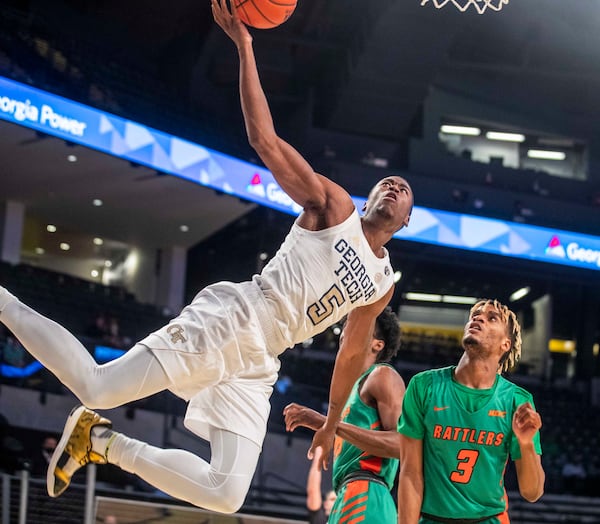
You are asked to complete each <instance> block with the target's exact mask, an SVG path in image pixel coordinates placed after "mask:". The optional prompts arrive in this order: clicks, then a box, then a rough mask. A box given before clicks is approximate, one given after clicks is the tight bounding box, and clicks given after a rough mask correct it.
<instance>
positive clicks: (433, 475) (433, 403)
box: [398, 366, 541, 519]
mask: <svg viewBox="0 0 600 524" xmlns="http://www.w3.org/2000/svg"><path fill="white" fill-rule="evenodd" d="M454 369H455V367H454V366H452V367H446V368H442V369H434V370H429V371H424V372H422V373H418V374H417V375H415V376H414V377H413V379H412V380H411V381H410V383H409V385H408V387H407V389H406V393H405V395H404V404H403V409H402V417H401V419H400V425H399V429H398V430H399V431H400V433H402V434H404V435H406V436H408V437H411V438H415V439H422V440H423V475H424V479H425V489H424V493H423V505H422V507H421V511H422V512H423V513H427V514H430V515H435V516H437V517H443V518H454V519H458V518H464V519H468V518H470V519H472V518H480V517H487V516H492V515H497V514H499V513H502V512H503V511H504V510H505V509H506V494H505V490H504V469H505V466H506V463H507V461H508V457H509V455H510V456H511V457H512V458H513V460H514V459H518V458H520V457H521V451H520V448H519V444H518V441H517V439H516V437H514V435H513V432H512V419H513V414H514V412H515V410H516V409H517V407H518V406H520V405H521V404H523V403H525V402H531V404H532V405H533V399H532V396H531V394H530V393H528V392H527V391H525V390H524V389H523V388H521V387H519V386H517V385H516V384H513V383H512V382H509V381H508V380H506V379H504V378H503V377H501V376H500V375H498V376H497V377H496V381H495V383H494V385H493V386H492V388H490V389H486V390H478V389H473V388H468V387H466V386H463V385H462V384H459V383H458V382H456V381H455V380H454V378H453V375H454ZM534 446H535V450H536V452H537V453H539V454H541V447H540V440H539V432H538V433H537V434H536V435H535V437H534Z"/></svg>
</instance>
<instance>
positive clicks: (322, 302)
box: [306, 284, 346, 326]
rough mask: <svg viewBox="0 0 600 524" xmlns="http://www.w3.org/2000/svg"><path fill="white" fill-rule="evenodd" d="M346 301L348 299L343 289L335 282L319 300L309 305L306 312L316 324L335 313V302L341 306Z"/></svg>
mask: <svg viewBox="0 0 600 524" xmlns="http://www.w3.org/2000/svg"><path fill="white" fill-rule="evenodd" d="M344 302H346V299H345V298H344V295H343V293H342V291H341V290H340V288H339V287H337V285H336V284H333V286H331V287H330V288H329V289H328V290H327V291H325V293H323V296H322V297H321V298H320V299H319V300H317V301H316V302H315V303H314V304H311V305H310V306H308V309H307V310H306V314H307V315H308V318H310V320H311V322H312V323H313V324H314V325H315V326H316V325H317V324H319V323H321V322H323V320H325V319H326V318H327V317H329V316H331V315H333V311H334V309H335V306H334V304H335V305H336V306H337V307H340V306H341V305H342V304H343V303H344Z"/></svg>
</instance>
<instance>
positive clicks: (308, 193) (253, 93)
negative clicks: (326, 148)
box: [211, 0, 353, 227]
mask: <svg viewBox="0 0 600 524" xmlns="http://www.w3.org/2000/svg"><path fill="white" fill-rule="evenodd" d="M211 6H212V11H213V16H214V19H215V21H216V22H217V24H219V26H221V28H222V29H223V31H225V33H226V34H227V35H228V36H229V37H230V38H231V39H232V40H233V42H234V43H235V45H236V47H237V50H238V54H239V57H240V99H241V104H242V112H243V114H244V121H245V124H246V132H247V134H248V140H249V142H250V145H251V146H252V147H253V148H254V149H255V150H256V152H257V153H258V155H259V156H260V158H261V159H262V161H263V162H264V164H265V165H266V166H267V168H268V169H269V170H270V171H271V173H273V176H274V177H275V179H276V180H277V182H278V183H279V185H281V187H282V189H283V190H284V191H285V192H286V193H287V194H288V195H289V196H290V197H291V198H292V199H293V200H294V201H295V202H296V203H297V204H299V205H300V206H302V207H303V208H304V209H305V211H307V212H311V211H314V212H315V213H318V214H321V215H322V214H323V211H327V213H326V215H327V218H326V221H327V223H326V224H324V225H323V226H324V227H329V226H332V225H336V224H338V223H340V222H342V221H343V220H344V219H346V218H347V217H348V216H349V215H350V213H351V212H352V209H353V204H352V200H351V198H350V196H349V195H348V193H347V192H346V191H345V190H344V189H343V188H341V187H340V186H339V185H337V184H336V183H334V182H332V181H331V180H329V179H328V178H326V177H324V176H322V175H320V174H318V173H316V172H315V171H314V170H313V168H312V167H311V166H310V165H309V164H308V162H307V161H306V160H305V159H304V158H303V157H302V155H300V153H298V151H296V150H295V149H294V148H293V147H292V146H291V145H290V144H288V143H287V142H285V141H284V140H282V139H281V138H280V137H279V136H278V135H277V133H276V131H275V126H274V124H273V119H272V116H271V111H270V109H269V105H268V103H267V98H266V96H265V93H264V91H263V88H262V85H261V83H260V78H259V75H258V69H257V66H256V60H255V57H254V51H253V48H252V36H251V35H250V32H249V31H248V29H247V28H246V26H245V25H244V24H243V23H242V22H241V20H240V19H239V18H238V16H237V14H236V11H235V7H234V6H233V4H232V11H231V12H230V11H229V9H228V8H227V5H226V1H225V0H211Z"/></svg>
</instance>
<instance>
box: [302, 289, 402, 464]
mask: <svg viewBox="0 0 600 524" xmlns="http://www.w3.org/2000/svg"><path fill="white" fill-rule="evenodd" d="M393 292H394V287H393V286H392V287H390V289H389V290H388V292H387V293H386V294H385V295H384V296H383V297H382V298H381V299H379V300H378V301H377V302H375V303H373V304H370V305H368V306H362V307H359V308H356V309H354V310H352V311H351V312H350V313H349V314H348V319H347V321H346V324H345V325H344V338H343V340H342V342H341V345H340V349H339V351H338V353H337V355H336V359H335V364H334V367H333V375H332V377H331V385H330V387H329V409H328V411H327V418H326V420H325V423H324V424H323V426H322V427H321V428H319V429H318V430H317V431H316V432H315V435H314V437H313V442H312V446H311V448H310V449H309V458H311V457H312V454H313V452H314V449H315V448H316V447H317V446H321V447H322V448H323V459H322V465H323V467H324V468H325V469H327V466H328V464H329V454H330V452H331V449H332V447H333V438H334V435H335V432H336V430H337V427H338V424H339V422H340V417H341V415H342V410H343V409H344V405H345V404H346V401H347V400H348V397H349V396H350V391H352V386H353V385H354V383H355V382H356V381H357V380H358V377H359V376H360V373H361V371H362V369H363V365H364V362H365V348H368V347H369V342H370V340H371V338H372V336H373V331H374V329H375V321H376V319H377V316H378V315H379V314H380V313H381V312H382V311H383V309H384V308H385V306H387V304H388V302H389V301H390V299H391V298H392V294H393Z"/></svg>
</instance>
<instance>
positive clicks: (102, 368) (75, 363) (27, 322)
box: [0, 301, 170, 409]
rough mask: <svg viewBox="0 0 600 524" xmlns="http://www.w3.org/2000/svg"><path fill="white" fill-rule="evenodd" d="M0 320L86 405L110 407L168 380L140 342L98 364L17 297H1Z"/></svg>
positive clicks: (70, 337) (151, 391)
mask: <svg viewBox="0 0 600 524" xmlns="http://www.w3.org/2000/svg"><path fill="white" fill-rule="evenodd" d="M0 321H2V323H3V324H5V325H6V327H7V328H8V329H10V330H11V331H12V332H13V334H14V335H15V336H16V337H17V338H18V339H19V341H20V342H21V344H23V346H24V347H25V349H27V351H28V352H29V353H31V355H33V357H34V358H36V359H37V360H38V361H39V362H41V363H42V364H43V365H44V366H45V367H46V368H47V369H49V370H50V371H51V372H52V373H54V374H55V375H56V377H57V378H58V379H59V380H60V381H61V382H62V383H63V384H64V385H65V386H67V387H68V388H69V389H70V390H71V391H72V392H73V393H74V394H75V396H77V398H79V400H80V401H81V402H82V404H84V405H86V406H87V407H89V408H95V409H109V408H114V407H117V406H120V405H122V404H125V403H127V402H131V401H133V400H138V399H140V398H144V397H147V396H149V395H152V394H154V393H158V392H159V391H163V390H164V389H167V388H168V387H169V386H170V381H169V379H168V377H167V375H166V374H165V372H164V370H163V368H162V366H161V365H160V363H159V362H158V360H157V359H156V358H155V357H154V355H153V354H152V352H151V351H150V350H148V349H147V348H146V347H144V346H141V345H136V346H135V347H134V348H133V349H131V350H129V351H128V352H127V353H125V354H124V355H123V356H122V357H120V358H118V359H116V360H113V361H112V362H109V363H107V364H103V365H98V364H97V363H96V361H95V360H94V359H93V358H92V356H91V355H90V354H89V352H88V351H87V349H85V347H83V346H82V345H81V343H80V342H79V341H78V340H77V339H76V338H75V337H74V336H73V335H72V334H71V333H69V332H68V331H67V330H66V329H65V328H63V327H62V326H61V325H59V324H57V323H56V322H54V321H53V320H50V319H48V318H46V317H44V316H42V315H40V314H39V313H37V312H35V311H34V310H33V309H31V308H30V307H28V306H26V305H25V304H23V303H22V302H19V301H11V302H9V303H7V304H6V305H5V306H4V309H3V310H2V312H1V313H0Z"/></svg>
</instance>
